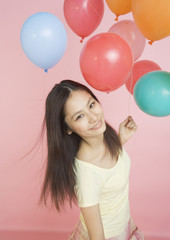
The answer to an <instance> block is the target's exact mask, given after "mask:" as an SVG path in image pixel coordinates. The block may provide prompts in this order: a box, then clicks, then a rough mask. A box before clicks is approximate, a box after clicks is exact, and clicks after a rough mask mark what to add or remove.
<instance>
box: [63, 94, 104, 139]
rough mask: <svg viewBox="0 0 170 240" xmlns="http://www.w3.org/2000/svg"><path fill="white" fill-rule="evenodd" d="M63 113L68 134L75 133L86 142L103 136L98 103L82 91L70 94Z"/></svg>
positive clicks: (100, 111)
mask: <svg viewBox="0 0 170 240" xmlns="http://www.w3.org/2000/svg"><path fill="white" fill-rule="evenodd" d="M64 111H65V122H66V124H67V126H68V127H69V130H68V134H71V133H72V132H75V133H76V134H78V135H79V136H80V137H81V138H82V139H84V140H87V139H88V138H91V137H96V136H99V135H101V134H103V133H104V131H105V129H106V124H105V121H104V115H103V110H102V107H101V105H100V103H99V102H97V101H96V100H95V99H94V98H93V97H92V96H91V95H90V94H89V93H88V92H86V91H84V90H77V91H72V92H71V94H70V96H69V98H68V99H67V101H66V103H65V108H64Z"/></svg>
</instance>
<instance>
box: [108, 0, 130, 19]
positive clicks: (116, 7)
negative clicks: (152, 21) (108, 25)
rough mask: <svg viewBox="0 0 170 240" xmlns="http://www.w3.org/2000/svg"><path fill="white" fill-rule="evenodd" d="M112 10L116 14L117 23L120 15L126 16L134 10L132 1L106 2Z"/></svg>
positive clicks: (109, 0) (116, 0)
mask: <svg viewBox="0 0 170 240" xmlns="http://www.w3.org/2000/svg"><path fill="white" fill-rule="evenodd" d="M106 3H107V5H108V6H109V8H110V10H111V11H112V12H113V13H115V14H116V19H115V20H116V21H117V20H118V17H119V16H120V15H123V14H126V13H128V12H130V11H131V10H132V6H131V5H132V4H131V0H106Z"/></svg>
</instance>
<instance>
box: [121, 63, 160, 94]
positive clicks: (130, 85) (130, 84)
mask: <svg viewBox="0 0 170 240" xmlns="http://www.w3.org/2000/svg"><path fill="white" fill-rule="evenodd" d="M155 70H161V68H160V67H159V65H158V64H156V63H155V62H152V61H149V60H141V61H138V62H135V63H134V65H133V68H132V73H131V75H130V77H129V78H128V79H127V81H126V83H125V85H126V88H127V90H128V91H129V92H130V93H131V94H133V89H134V86H135V84H136V82H137V81H138V79H139V78H140V77H142V76H143V75H144V74H146V73H148V72H152V71H155Z"/></svg>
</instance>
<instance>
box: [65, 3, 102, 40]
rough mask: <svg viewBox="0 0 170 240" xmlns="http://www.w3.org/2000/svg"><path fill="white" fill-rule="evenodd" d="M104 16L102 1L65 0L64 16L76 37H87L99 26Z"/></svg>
mask: <svg viewBox="0 0 170 240" xmlns="http://www.w3.org/2000/svg"><path fill="white" fill-rule="evenodd" d="M103 14H104V2H103V0H65V1H64V16H65V19H66V21H67V23H68V25H69V26H70V28H71V29H72V30H73V32H75V33H76V34H77V35H78V36H80V37H82V39H83V38H85V37H87V36H89V35H90V34H91V33H92V32H93V31H94V30H95V29H96V28H97V27H98V25H99V24H100V22H101V20H102V18H103Z"/></svg>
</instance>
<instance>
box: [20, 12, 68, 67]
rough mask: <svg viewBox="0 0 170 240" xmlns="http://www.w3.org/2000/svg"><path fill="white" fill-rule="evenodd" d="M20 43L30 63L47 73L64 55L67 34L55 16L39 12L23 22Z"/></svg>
mask: <svg viewBox="0 0 170 240" xmlns="http://www.w3.org/2000/svg"><path fill="white" fill-rule="evenodd" d="M20 41H21V46H22V48H23V50H24V53H25V54H26V56H27V57H28V58H29V59H30V61H31V62H33V63H34V64H36V65H37V66H38V67H40V68H42V69H44V70H46V71H47V70H48V69H49V68H52V67H54V66H55V65H56V64H57V63H58V62H59V60H60V59H61V58H62V56H63V55H64V52H65V50H66V46H67V33H66V31H65V28H64V25H63V23H62V22H61V21H60V20H59V19H58V18H57V17H56V16H55V15H53V14H51V13H48V12H39V13H35V14H33V15H32V16H30V17H29V18H28V19H27V20H26V21H25V22H24V24H23V26H22V29H21V32H20Z"/></svg>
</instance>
